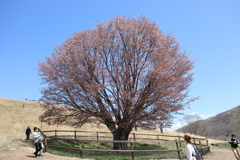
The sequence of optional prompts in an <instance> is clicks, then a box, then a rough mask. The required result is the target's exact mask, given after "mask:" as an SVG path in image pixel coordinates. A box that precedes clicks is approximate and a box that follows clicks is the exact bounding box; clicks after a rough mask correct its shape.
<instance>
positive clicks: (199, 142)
mask: <svg viewBox="0 0 240 160" xmlns="http://www.w3.org/2000/svg"><path fill="white" fill-rule="evenodd" d="M199 146H200V148H201V152H202V155H203V149H202V144H201V140H200V141H199Z"/></svg>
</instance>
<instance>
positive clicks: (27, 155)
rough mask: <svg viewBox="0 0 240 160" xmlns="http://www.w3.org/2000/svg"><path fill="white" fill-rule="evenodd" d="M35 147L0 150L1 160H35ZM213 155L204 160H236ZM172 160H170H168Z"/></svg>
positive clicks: (223, 153) (46, 159)
mask: <svg viewBox="0 0 240 160" xmlns="http://www.w3.org/2000/svg"><path fill="white" fill-rule="evenodd" d="M33 152H34V147H33V146H31V145H30V144H29V143H22V144H21V145H18V146H16V147H15V148H14V149H10V150H0V160H31V159H35V158H34V155H33ZM211 152H212V154H210V155H207V156H204V160H236V158H235V157H234V155H233V153H232V151H231V150H222V149H211ZM39 159H42V160H80V158H77V157H76V158H72V157H65V156H57V155H53V154H50V153H44V156H43V157H40V158H39ZM88 160H89V159H88ZM168 160H170V159H168Z"/></svg>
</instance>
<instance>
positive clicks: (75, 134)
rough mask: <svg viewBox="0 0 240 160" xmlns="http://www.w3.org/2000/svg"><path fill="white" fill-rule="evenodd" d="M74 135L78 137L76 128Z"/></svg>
mask: <svg viewBox="0 0 240 160" xmlns="http://www.w3.org/2000/svg"><path fill="white" fill-rule="evenodd" d="M74 137H75V139H77V131H76V130H75V131H74Z"/></svg>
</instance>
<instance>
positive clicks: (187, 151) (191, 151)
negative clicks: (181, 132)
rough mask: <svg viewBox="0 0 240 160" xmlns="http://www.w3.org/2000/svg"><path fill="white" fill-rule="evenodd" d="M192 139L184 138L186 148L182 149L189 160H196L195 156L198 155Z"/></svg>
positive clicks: (186, 136)
mask: <svg viewBox="0 0 240 160" xmlns="http://www.w3.org/2000/svg"><path fill="white" fill-rule="evenodd" d="M191 139H192V138H191V137H190V136H188V135H185V136H184V142H185V143H186V147H185V148H184V149H182V151H183V153H185V154H186V156H187V159H188V160H196V158H195V157H194V155H196V153H195V150H194V148H193V146H192V144H191Z"/></svg>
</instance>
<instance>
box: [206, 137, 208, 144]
mask: <svg viewBox="0 0 240 160" xmlns="http://www.w3.org/2000/svg"><path fill="white" fill-rule="evenodd" d="M206 144H207V146H208V139H207V138H206Z"/></svg>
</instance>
